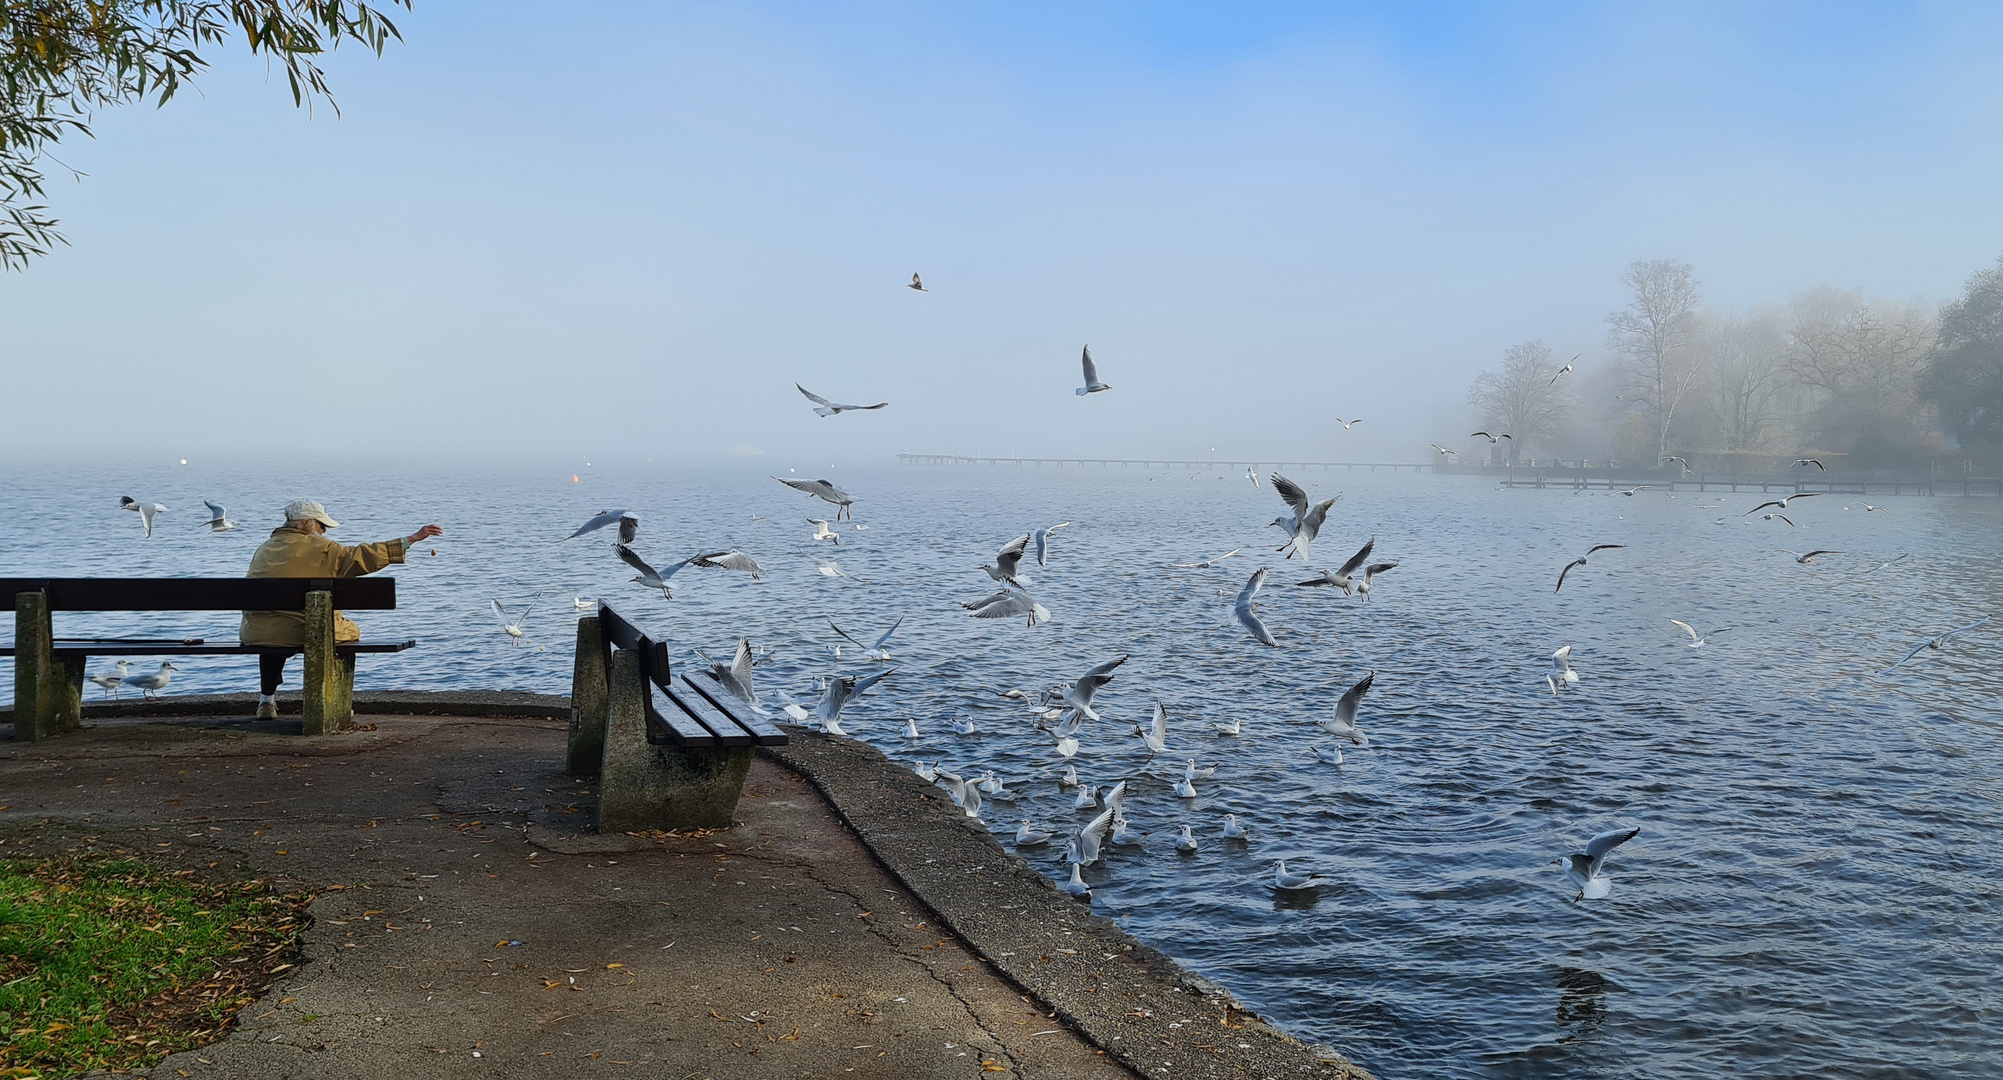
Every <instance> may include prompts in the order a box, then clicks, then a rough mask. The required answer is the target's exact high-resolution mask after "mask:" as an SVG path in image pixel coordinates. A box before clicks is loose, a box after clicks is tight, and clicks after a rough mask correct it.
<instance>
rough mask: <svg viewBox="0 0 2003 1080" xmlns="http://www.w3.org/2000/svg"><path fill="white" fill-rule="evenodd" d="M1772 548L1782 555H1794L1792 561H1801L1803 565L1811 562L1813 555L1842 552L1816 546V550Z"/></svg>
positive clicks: (1813, 558)
mask: <svg viewBox="0 0 2003 1080" xmlns="http://www.w3.org/2000/svg"><path fill="white" fill-rule="evenodd" d="M1774 550H1775V551H1778V552H1780V553H1781V554H1782V555H1792V556H1794V561H1795V562H1798V563H1801V564H1803V565H1804V566H1805V565H1807V564H1808V563H1810V562H1813V561H1814V560H1815V557H1816V556H1817V555H1841V554H1843V553H1842V552H1840V551H1831V550H1829V549H1828V548H1817V549H1816V550H1814V551H1809V552H1801V551H1789V550H1788V549H1786V548H1775V549H1774Z"/></svg>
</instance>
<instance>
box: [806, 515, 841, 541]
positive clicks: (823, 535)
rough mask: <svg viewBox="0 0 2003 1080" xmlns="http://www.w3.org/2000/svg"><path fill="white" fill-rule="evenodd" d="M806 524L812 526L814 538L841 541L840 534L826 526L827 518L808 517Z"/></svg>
mask: <svg viewBox="0 0 2003 1080" xmlns="http://www.w3.org/2000/svg"><path fill="white" fill-rule="evenodd" d="M807 524H809V525H812V526H813V527H814V539H816V540H833V541H834V542H835V543H837V544H839V543H841V542H842V534H840V533H838V532H836V531H834V530H833V529H830V528H828V519H827V518H808V519H807Z"/></svg>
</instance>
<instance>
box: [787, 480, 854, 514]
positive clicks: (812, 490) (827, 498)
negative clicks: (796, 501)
mask: <svg viewBox="0 0 2003 1080" xmlns="http://www.w3.org/2000/svg"><path fill="white" fill-rule="evenodd" d="M772 479H774V480H777V481H779V482H780V483H782V484H784V485H786V486H787V487H789V488H792V489H793V490H794V491H800V492H805V493H806V494H808V495H811V496H813V497H814V498H816V499H820V500H821V501H823V502H829V503H833V504H834V506H835V520H836V521H840V520H842V518H844V517H850V518H853V517H854V516H855V514H854V513H853V512H852V511H850V510H849V506H850V505H851V504H852V503H854V502H855V496H853V495H850V494H849V493H848V492H846V491H843V490H842V489H841V488H838V487H836V486H835V483H834V481H832V480H788V479H786V478H785V477H783V476H775V477H773V478H772Z"/></svg>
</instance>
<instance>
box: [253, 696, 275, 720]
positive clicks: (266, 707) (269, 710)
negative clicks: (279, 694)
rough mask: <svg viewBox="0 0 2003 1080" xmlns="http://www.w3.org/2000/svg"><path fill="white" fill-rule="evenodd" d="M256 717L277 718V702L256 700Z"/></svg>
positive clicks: (263, 718)
mask: <svg viewBox="0 0 2003 1080" xmlns="http://www.w3.org/2000/svg"><path fill="white" fill-rule="evenodd" d="M257 718H258V719H259V720H276V719H278V702H276V701H260V702H258V703H257Z"/></svg>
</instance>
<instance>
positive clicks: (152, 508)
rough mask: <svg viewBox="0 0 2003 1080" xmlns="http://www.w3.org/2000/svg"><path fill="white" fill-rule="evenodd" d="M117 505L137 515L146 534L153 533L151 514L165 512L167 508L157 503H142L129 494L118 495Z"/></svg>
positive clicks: (150, 534)
mask: <svg viewBox="0 0 2003 1080" xmlns="http://www.w3.org/2000/svg"><path fill="white" fill-rule="evenodd" d="M118 505H119V506H121V507H123V508H125V509H127V510H131V511H133V512H135V513H137V514H138V515H139V524H140V525H141V526H142V527H143V528H145V530H146V535H147V536H152V535H153V515H155V514H164V513H166V512H167V508H166V507H164V506H161V505H160V504H159V503H150V502H149V503H143V502H140V501H139V500H137V499H135V498H133V497H132V496H130V495H120V496H119V497H118Z"/></svg>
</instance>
